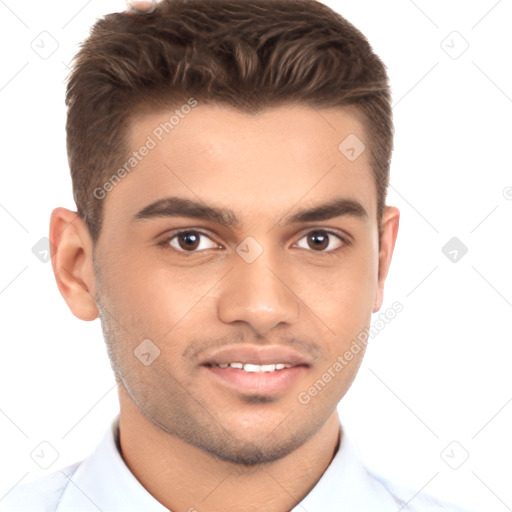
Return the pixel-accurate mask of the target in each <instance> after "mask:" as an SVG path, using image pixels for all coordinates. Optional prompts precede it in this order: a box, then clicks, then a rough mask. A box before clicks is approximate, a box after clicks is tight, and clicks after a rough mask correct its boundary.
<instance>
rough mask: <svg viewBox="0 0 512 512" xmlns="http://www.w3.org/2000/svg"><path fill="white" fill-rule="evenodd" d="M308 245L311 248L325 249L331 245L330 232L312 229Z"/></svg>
mask: <svg viewBox="0 0 512 512" xmlns="http://www.w3.org/2000/svg"><path fill="white" fill-rule="evenodd" d="M308 245H309V247H310V248H311V249H314V250H317V249H318V250H320V251H323V250H324V249H325V248H326V247H328V245H329V234H328V233H326V232H325V231H312V232H311V233H309V235H308Z"/></svg>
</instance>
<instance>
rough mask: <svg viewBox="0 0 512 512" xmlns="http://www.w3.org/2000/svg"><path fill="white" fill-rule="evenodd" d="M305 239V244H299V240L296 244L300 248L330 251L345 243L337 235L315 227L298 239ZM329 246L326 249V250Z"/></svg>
mask: <svg viewBox="0 0 512 512" xmlns="http://www.w3.org/2000/svg"><path fill="white" fill-rule="evenodd" d="M304 239H306V246H304V245H301V243H300V241H299V242H298V243H297V246H298V247H300V248H301V249H310V250H313V251H315V252H325V253H330V252H333V251H334V250H335V249H337V248H339V247H341V246H342V245H343V244H347V245H348V242H345V240H343V239H342V238H341V237H340V236H339V235H337V234H336V233H332V232H330V231H326V230H325V229H315V230H313V231H310V232H309V233H307V234H306V235H304V236H303V237H302V238H301V239H300V240H304ZM328 247H329V249H328V250H326V249H327V248H328Z"/></svg>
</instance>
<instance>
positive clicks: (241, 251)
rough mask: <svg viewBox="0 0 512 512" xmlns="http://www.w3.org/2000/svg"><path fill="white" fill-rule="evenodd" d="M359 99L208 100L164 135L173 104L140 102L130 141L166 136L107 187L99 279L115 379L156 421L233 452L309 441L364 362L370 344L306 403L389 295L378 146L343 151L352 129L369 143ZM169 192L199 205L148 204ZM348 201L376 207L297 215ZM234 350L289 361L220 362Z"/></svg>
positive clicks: (244, 357)
mask: <svg viewBox="0 0 512 512" xmlns="http://www.w3.org/2000/svg"><path fill="white" fill-rule="evenodd" d="M350 112H351V111H348V110H341V109H324V110H319V111H316V110H314V109H311V108H309V107H306V106H301V107H294V108H284V107H281V108H279V109H276V110H273V111H271V112H268V113H265V114H261V115H258V116H252V115H248V114H244V113H240V112H238V111H235V110H232V109H228V108H220V107H214V106H205V105H199V106H197V107H196V108H194V109H192V111H191V112H190V113H189V114H188V115H187V116H185V117H184V119H181V120H180V122H179V124H178V125H177V126H175V127H174V129H173V130H172V131H171V132H170V133H169V134H168V135H166V136H165V137H162V140H161V141H159V140H158V138H157V137H156V136H155V132H154V130H155V129H156V128H157V127H158V126H159V125H160V123H162V122H165V121H167V120H168V119H169V114H168V113H167V112H162V113H159V114H147V115H144V116H137V118H136V119H135V120H134V121H135V122H133V123H132V124H131V126H132V132H131V147H132V149H133V150H138V149H139V148H140V147H142V146H144V145H146V146H147V145H148V136H150V137H151V138H152V139H153V141H154V142H155V143H156V146H155V147H152V148H151V149H150V150H149V152H148V154H147V156H145V157H144V158H143V159H142V160H141V161H140V162H139V163H138V164H137V166H136V167H135V168H134V169H133V170H132V171H131V172H130V174H129V175H128V176H126V177H125V178H123V179H122V180H121V182H120V183H119V184H117V185H116V186H115V187H114V188H113V190H111V191H110V192H108V194H107V196H106V198H105V199H104V200H105V204H104V224H103V228H102V229H103V230H102V232H101V236H100V238H99V240H98V243H97V246H96V247H95V268H96V272H97V274H96V279H97V280H96V290H95V292H96V298H97V301H98V306H99V309H100V311H101V320H102V326H103V329H104V334H105V338H106V341H107V344H108V348H109V355H110V358H111V361H112V365H113V368H114V370H115V371H116V374H117V377H118V378H119V379H120V380H121V381H122V384H123V385H124V386H125V387H126V390H127V392H128V394H129V396H130V397H131V400H133V402H134V403H135V404H136V405H137V406H138V408H139V410H140V411H141V413H143V414H144V415H146V417H147V418H149V419H150V420H151V421H152V422H153V423H154V424H156V425H158V426H159V427H160V428H162V429H163V430H165V431H167V432H169V433H171V434H174V435H175V436H178V437H179V438H181V439H183V440H185V441H187V442H189V443H191V444H193V445H195V446H198V447H200V448H202V449H204V450H205V451H207V452H209V453H211V454H214V455H216V456H219V457H221V458H223V459H225V460H231V461H237V462H242V463H246V464H252V463H255V462H262V461H271V460H275V459H277V458H280V457H282V456H284V455H286V454H288V453H291V452H292V451H293V450H295V449H296V448H298V447H299V446H301V445H302V444H303V443H304V442H305V441H306V440H308V439H309V438H310V437H311V436H312V435H313V434H314V433H315V432H317V431H318V429H319V428H320V427H321V426H322V425H323V424H325V422H326V421H327V419H328V418H329V417H331V416H332V415H333V414H335V413H336V412H335V411H336V405H337V403H338V402H339V400H340V399H341V398H342V397H343V395H344V394H345V392H346V391H347V390H348V388H349V387H350V385H351V383H352V381H353V379H354V377H355V374H356V372H357V369H358V367H359V365H360V363H361V359H362V357H363V353H364V350H361V351H360V352H359V353H358V354H356V355H354V359H353V360H352V361H351V362H350V364H348V365H346V366H345V367H344V368H343V369H342V371H340V372H338V373H336V376H335V377H333V378H332V380H331V382H329V383H328V384H326V386H325V387H324V388H323V390H322V391H321V392H319V393H318V394H317V396H315V397H313V398H311V400H310V401H309V403H307V404H303V403H301V401H299V399H298V396H299V394H300V393H301V392H304V391H307V390H308V389H309V388H310V387H311V385H312V384H314V383H315V382H316V381H317V380H318V379H321V378H322V375H323V374H324V373H325V372H326V371H327V369H328V368H329V367H332V365H333V364H334V362H335V361H336V360H337V357H338V356H339V355H342V354H344V353H345V352H346V350H348V349H349V347H350V344H351V342H352V341H353V340H354V339H355V338H356V337H357V336H358V334H359V333H361V332H362V331H364V330H365V328H367V327H368V326H369V324H370V318H371V313H372V312H373V311H374V310H375V311H376V310H377V309H379V308H380V304H378V305H376V304H377V303H378V302H379V298H378V295H379V294H378V288H379V283H378V270H379V239H378V229H377V218H376V187H375V184H374V181H373V177H372V174H371V170H370V167H369V155H368V150H366V151H364V152H363V153H362V154H361V155H360V156H359V157H358V158H356V159H355V160H354V161H351V160H350V159H348V158H347V157H346V156H345V154H343V153H342V152H341V151H340V150H339V149H338V146H339V145H340V143H341V142H342V141H343V140H344V139H345V138H346V137H347V136H348V135H349V134H355V135H356V136H357V137H358V138H359V139H361V140H362V141H363V142H365V143H366V145H367V147H368V141H367V139H366V135H365V132H364V130H363V125H362V124H361V123H360V122H359V121H358V118H357V117H356V115H355V114H354V112H352V113H350ZM164 135H165V133H164ZM149 146H153V144H151V143H149ZM167 198H177V199H182V200H189V201H193V202H194V203H198V205H199V206H200V207H201V208H197V207H196V208H193V209H192V210H190V211H189V212H188V213H183V212H182V213H181V214H179V215H172V214H173V213H174V214H176V213H177V210H178V208H179V207H181V206H183V202H182V203H178V202H176V201H175V202H174V203H169V205H168V206H169V208H167V213H165V210H166V208H165V206H166V205H165V204H164V203H160V205H159V206H158V207H152V208H148V206H149V205H152V204H153V203H155V202H157V201H163V200H165V199H167ZM342 199H346V200H351V201H353V202H357V203H359V204H360V206H361V207H362V208H364V211H365V212H366V214H367V216H364V215H358V214H357V213H350V211H353V210H350V211H349V213H346V214H342V213H343V212H342V211H341V210H339V209H338V210H337V211H336V212H334V213H333V212H330V213H327V214H325V212H324V214H323V215H322V214H321V212H318V214H317V215H316V217H314V216H313V215H310V216H309V218H308V219H309V220H307V219H306V218H304V217H303V218H302V219H298V218H295V219H293V217H294V216H296V214H298V213H299V212H303V211H305V210H311V209H315V208H318V207H320V206H323V205H325V204H327V203H330V202H332V201H336V200H342ZM189 204H190V203H189ZM203 207H210V208H215V209H219V210H224V215H223V217H222V216H220V215H217V216H213V217H209V218H206V217H204V210H203V209H202V208H203ZM143 210H145V214H141V215H139V217H138V218H137V214H138V213H139V212H141V211H143ZM228 210H229V212H227V211H228ZM361 211H363V210H362V209H361ZM196 215H197V216H196ZM235 220H236V222H234V221H235ZM179 232H181V234H180V233H179ZM144 340H151V341H149V342H148V341H146V342H144V344H143V345H141V343H142V342H143V341H144ZM139 346H140V348H138V347H139ZM158 351H159V352H158ZM134 352H135V353H134ZM135 354H137V355H138V356H139V357H137V356H136V355H135ZM157 355H158V357H156V359H154V358H155V356H157ZM153 359H154V360H153ZM151 361H152V362H151ZM229 363H242V364H246V363H250V364H252V365H254V364H258V363H261V364H265V365H272V364H280V363H282V364H286V365H288V364H290V365H291V368H284V369H275V370H274V371H272V372H270V371H251V370H258V369H259V370H270V369H272V366H268V367H266V366H265V367H264V368H258V367H257V366H248V367H246V369H238V368H233V367H231V366H229V367H227V368H223V367H220V366H219V367H215V365H216V364H219V365H226V364H229ZM235 366H236V365H235ZM278 368H279V367H278ZM247 370H249V371H247ZM128 394H127V395H126V396H128ZM121 407H123V404H122V403H121Z"/></svg>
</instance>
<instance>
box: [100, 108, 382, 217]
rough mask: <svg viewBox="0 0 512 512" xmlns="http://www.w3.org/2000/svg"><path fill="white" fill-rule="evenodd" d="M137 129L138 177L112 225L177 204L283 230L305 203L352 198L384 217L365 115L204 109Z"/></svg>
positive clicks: (113, 197) (114, 198) (144, 116)
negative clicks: (278, 224) (280, 223)
mask: <svg viewBox="0 0 512 512" xmlns="http://www.w3.org/2000/svg"><path fill="white" fill-rule="evenodd" d="M129 127H130V129H129V131H128V142H129V146H130V151H131V152H133V153H130V155H132V156H131V157H130V163H129V165H127V166H125V167H126V169H128V170H129V172H127V173H124V174H125V177H123V179H121V180H120V181H119V182H118V184H116V186H115V187H113V188H114V189H113V190H112V191H111V192H109V193H108V195H107V204H106V205H105V221H107V218H106V217H107V210H108V211H109V213H108V215H109V216H110V215H112V214H116V215H119V216H121V217H124V218H128V217H131V216H133V214H134V213H135V212H137V211H139V210H140V209H142V208H143V207H144V206H145V205H147V204H149V203H151V202H154V201H156V200H159V199H161V198H164V197H166V196H171V195H172V196H181V197H186V198H190V199H195V200H198V199H199V200H201V201H204V202H207V203H208V204H212V205H215V206H219V207H229V208H230V209H232V210H234V211H237V210H238V211H244V212H246V214H247V215H248V216H254V215H259V216H260V217H259V218H263V217H261V216H265V215H268V216H270V214H271V215H272V219H274V221H275V217H276V215H278V214H279V213H280V212H281V211H283V212H284V211H285V210H286V211H289V210H290V208H291V207H293V205H294V204H298V203H299V202H300V203H301V206H304V205H306V204H308V203H309V204H317V203H319V202H325V201H326V200H329V199H333V198H337V197H340V196H346V197H350V198H352V199H356V200H358V201H359V202H361V203H362V204H363V205H364V207H365V209H366V210H367V211H368V213H369V216H370V218H374V217H375V215H376V197H375V194H376V188H375V185H374V181H373V176H372V173H371V169H370V165H369V144H368V142H369V141H368V140H367V135H366V132H365V127H364V125H363V122H362V119H361V116H360V115H359V114H358V112H357V111H356V110H355V109H351V108H349V109H346V108H344V109H338V108H332V109H314V108H311V107H309V106H293V107H284V106H283V107H278V108H275V109H273V110H270V111H266V112H263V113H261V114H256V115H254V114H248V113H244V112H241V111H239V110H236V109H233V108H231V107H225V106H219V105H204V104H198V105H197V106H195V107H193V108H190V107H189V108H183V106H182V107H181V108H180V106H174V107H172V108H170V109H169V110H165V111H164V110H161V111H157V112H142V113H141V112H139V113H137V114H136V115H135V116H133V117H132V118H131V119H130V122H129ZM125 163H128V159H127V162H125Z"/></svg>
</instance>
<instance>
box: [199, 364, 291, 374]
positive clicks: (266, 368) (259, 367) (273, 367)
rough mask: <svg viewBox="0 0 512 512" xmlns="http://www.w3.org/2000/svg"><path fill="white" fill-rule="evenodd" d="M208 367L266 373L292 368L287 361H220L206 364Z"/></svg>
mask: <svg viewBox="0 0 512 512" xmlns="http://www.w3.org/2000/svg"><path fill="white" fill-rule="evenodd" d="M206 366H209V367H210V368H235V369H236V370H243V371H244V372H249V373H267V372H275V371H281V370H285V369H286V368H292V365H291V364H288V363H272V364H252V363H220V364H206Z"/></svg>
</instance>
